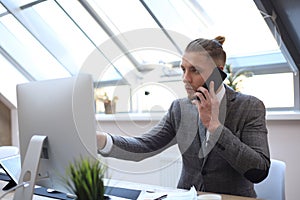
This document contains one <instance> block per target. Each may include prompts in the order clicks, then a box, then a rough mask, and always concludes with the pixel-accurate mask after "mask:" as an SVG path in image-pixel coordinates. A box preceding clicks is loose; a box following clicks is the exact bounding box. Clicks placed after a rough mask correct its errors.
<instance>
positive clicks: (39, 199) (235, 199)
mask: <svg viewBox="0 0 300 200" xmlns="http://www.w3.org/2000/svg"><path fill="white" fill-rule="evenodd" d="M104 181H105V185H109V186H113V187H121V188H128V189H137V190H142V192H141V195H140V197H139V198H138V200H145V198H144V197H143V194H145V192H146V191H153V192H175V191H178V190H177V189H175V188H167V187H160V186H154V185H147V184H140V183H133V182H127V181H119V180H107V179H105V180H104ZM6 184H7V182H6V181H0V188H1V189H0V195H2V194H3V193H4V191H2V188H3V187H4V186H5V185H6ZM199 194H203V193H201V192H200V193H199ZM11 199H13V192H11V193H9V194H7V195H6V196H5V197H4V198H3V200H11ZM119 199H122V198H116V200H119ZM33 200H53V199H52V198H48V197H43V196H38V195H34V196H33ZM112 200H114V198H113V199H112ZM222 200H254V198H247V197H240V196H232V195H222Z"/></svg>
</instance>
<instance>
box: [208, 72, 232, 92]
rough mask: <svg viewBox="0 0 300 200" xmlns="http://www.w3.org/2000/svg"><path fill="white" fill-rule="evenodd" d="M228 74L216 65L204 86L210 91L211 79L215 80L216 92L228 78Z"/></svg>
mask: <svg viewBox="0 0 300 200" xmlns="http://www.w3.org/2000/svg"><path fill="white" fill-rule="evenodd" d="M226 77H227V74H226V73H225V72H223V70H221V69H220V68H219V67H215V68H214V70H213V71H212V73H211V75H210V76H209V77H208V78H207V80H206V81H205V83H204V84H203V85H202V87H204V88H206V89H207V90H208V91H209V84H210V82H211V81H214V83H215V84H214V90H215V92H216V91H217V90H218V89H219V87H220V85H221V84H222V83H223V81H224V80H225V79H226Z"/></svg>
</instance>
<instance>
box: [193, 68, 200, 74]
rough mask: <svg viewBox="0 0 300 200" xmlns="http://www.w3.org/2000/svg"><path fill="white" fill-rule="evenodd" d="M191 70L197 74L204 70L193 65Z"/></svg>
mask: <svg viewBox="0 0 300 200" xmlns="http://www.w3.org/2000/svg"><path fill="white" fill-rule="evenodd" d="M191 72H193V73H195V74H201V72H202V70H201V69H196V67H192V68H191Z"/></svg>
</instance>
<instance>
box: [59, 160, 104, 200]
mask: <svg viewBox="0 0 300 200" xmlns="http://www.w3.org/2000/svg"><path fill="white" fill-rule="evenodd" d="M105 171H106V167H105V166H104V165H103V164H102V163H101V162H100V161H99V160H91V159H86V158H85V159H83V158H81V159H80V160H75V161H74V163H71V164H70V165H69V166H68V168H67V169H66V177H65V178H64V180H65V182H66V184H67V186H68V188H69V189H70V190H71V191H72V192H73V193H74V194H75V195H76V196H77V200H105V199H107V197H105V196H104V191H105V188H104V184H103V178H104V174H105Z"/></svg>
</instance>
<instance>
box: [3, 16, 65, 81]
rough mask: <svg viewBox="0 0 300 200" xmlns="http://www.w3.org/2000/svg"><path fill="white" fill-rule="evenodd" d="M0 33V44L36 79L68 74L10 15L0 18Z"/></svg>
mask: <svg viewBox="0 0 300 200" xmlns="http://www.w3.org/2000/svg"><path fill="white" fill-rule="evenodd" d="M0 33H1V34H0V37H1V40H0V44H1V46H3V48H5V50H6V51H7V52H8V53H9V54H10V55H12V56H13V57H14V59H15V60H16V61H17V62H18V63H20V64H21V65H22V66H23V67H24V69H25V70H27V71H28V72H29V73H30V74H31V75H32V76H33V77H34V78H36V79H37V80H42V79H51V78H59V77H67V76H70V74H69V73H68V71H66V70H65V68H63V67H62V66H61V65H60V63H58V62H57V60H56V59H54V58H53V57H52V55H51V54H50V53H49V52H48V51H46V49H45V48H44V47H43V46H42V45H41V44H40V43H39V42H38V41H37V40H36V39H35V38H34V37H33V36H32V35H31V34H30V33H29V32H28V31H27V30H26V29H25V28H24V27H23V26H22V25H21V24H20V23H19V22H18V21H17V20H16V19H15V18H14V17H13V16H12V15H6V16H4V17H1V18H0Z"/></svg>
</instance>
